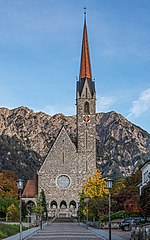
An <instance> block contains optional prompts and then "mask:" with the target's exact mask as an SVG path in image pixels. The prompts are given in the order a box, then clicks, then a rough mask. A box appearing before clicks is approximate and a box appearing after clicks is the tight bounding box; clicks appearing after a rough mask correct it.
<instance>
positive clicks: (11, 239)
mask: <svg viewBox="0 0 150 240" xmlns="http://www.w3.org/2000/svg"><path fill="white" fill-rule="evenodd" d="M46 224H47V223H44V224H43V227H45V226H46ZM39 229H40V227H39V226H38V227H33V228H29V229H27V230H25V231H23V232H22V239H23V240H25V239H26V238H27V237H29V236H30V235H32V234H34V233H35V232H37V231H38V230H39ZM19 239H20V233H17V234H16V235H13V236H11V237H8V238H5V240H19Z"/></svg>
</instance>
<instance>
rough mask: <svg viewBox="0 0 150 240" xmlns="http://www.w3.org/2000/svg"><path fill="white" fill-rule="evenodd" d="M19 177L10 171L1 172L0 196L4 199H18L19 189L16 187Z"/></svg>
mask: <svg viewBox="0 0 150 240" xmlns="http://www.w3.org/2000/svg"><path fill="white" fill-rule="evenodd" d="M16 180H17V177H16V175H15V174H14V173H13V172H12V171H9V170H4V171H2V172H0V195H1V196H2V197H4V198H5V197H6V196H9V197H12V198H16V199H17V197H18V189H17V185H16Z"/></svg>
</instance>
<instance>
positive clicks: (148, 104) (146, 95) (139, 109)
mask: <svg viewBox="0 0 150 240" xmlns="http://www.w3.org/2000/svg"><path fill="white" fill-rule="evenodd" d="M148 110H150V88H148V89H146V90H145V91H143V92H142V93H141V94H140V96H139V98H138V99H137V100H135V101H133V102H132V107H131V108H130V113H129V115H128V118H130V117H132V116H135V117H139V116H140V115H141V114H142V113H144V112H147V111H148Z"/></svg>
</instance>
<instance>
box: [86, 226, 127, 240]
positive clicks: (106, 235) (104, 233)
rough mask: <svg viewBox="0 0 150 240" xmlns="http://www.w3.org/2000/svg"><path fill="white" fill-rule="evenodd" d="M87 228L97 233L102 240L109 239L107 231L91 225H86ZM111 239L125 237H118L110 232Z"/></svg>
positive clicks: (119, 239)
mask: <svg viewBox="0 0 150 240" xmlns="http://www.w3.org/2000/svg"><path fill="white" fill-rule="evenodd" d="M88 229H89V230H90V231H92V232H94V233H95V234H97V235H98V236H99V237H101V238H103V240H109V233H108V232H106V231H105V230H102V229H97V228H93V227H88ZM111 239H112V240H125V238H122V237H118V236H116V235H114V234H111Z"/></svg>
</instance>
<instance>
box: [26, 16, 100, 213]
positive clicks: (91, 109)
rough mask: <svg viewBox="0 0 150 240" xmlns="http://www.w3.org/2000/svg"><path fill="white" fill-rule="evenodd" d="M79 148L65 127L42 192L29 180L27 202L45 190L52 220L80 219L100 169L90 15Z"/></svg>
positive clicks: (42, 172) (41, 177) (43, 174)
mask: <svg viewBox="0 0 150 240" xmlns="http://www.w3.org/2000/svg"><path fill="white" fill-rule="evenodd" d="M76 124H77V144H76V145H75V144H74V143H73V142H72V141H71V139H70V137H69V135H68V133H67V131H66V129H65V128H64V127H62V129H61V131H60V132H59V134H58V136H57V138H56V140H55V142H54V144H53V146H52V148H51V149H50V151H49V153H48V155H47V157H46V159H45V161H44V162H43V164H42V166H41V168H40V169H39V171H38V188H37V191H34V190H33V188H35V184H34V182H33V181H32V180H29V181H28V182H27V184H26V187H25V189H24V191H23V194H22V199H23V200H25V202H27V201H28V200H30V201H32V199H35V194H36V192H37V193H40V192H41V190H42V189H43V190H44V193H45V196H46V202H47V207H48V216H49V217H54V216H57V217H76V216H77V210H78V202H79V192H80V191H81V185H82V184H83V182H84V179H87V178H88V177H89V176H90V174H91V173H92V172H93V171H94V170H95V169H96V91H95V82H94V81H93V80H92V70H91V63H90V53H89V46H88V34H87V24H86V13H85V14H84V27H83V38H82V51H81V62H80V72H79V80H78V81H77V85H76ZM27 199H28V200H27Z"/></svg>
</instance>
